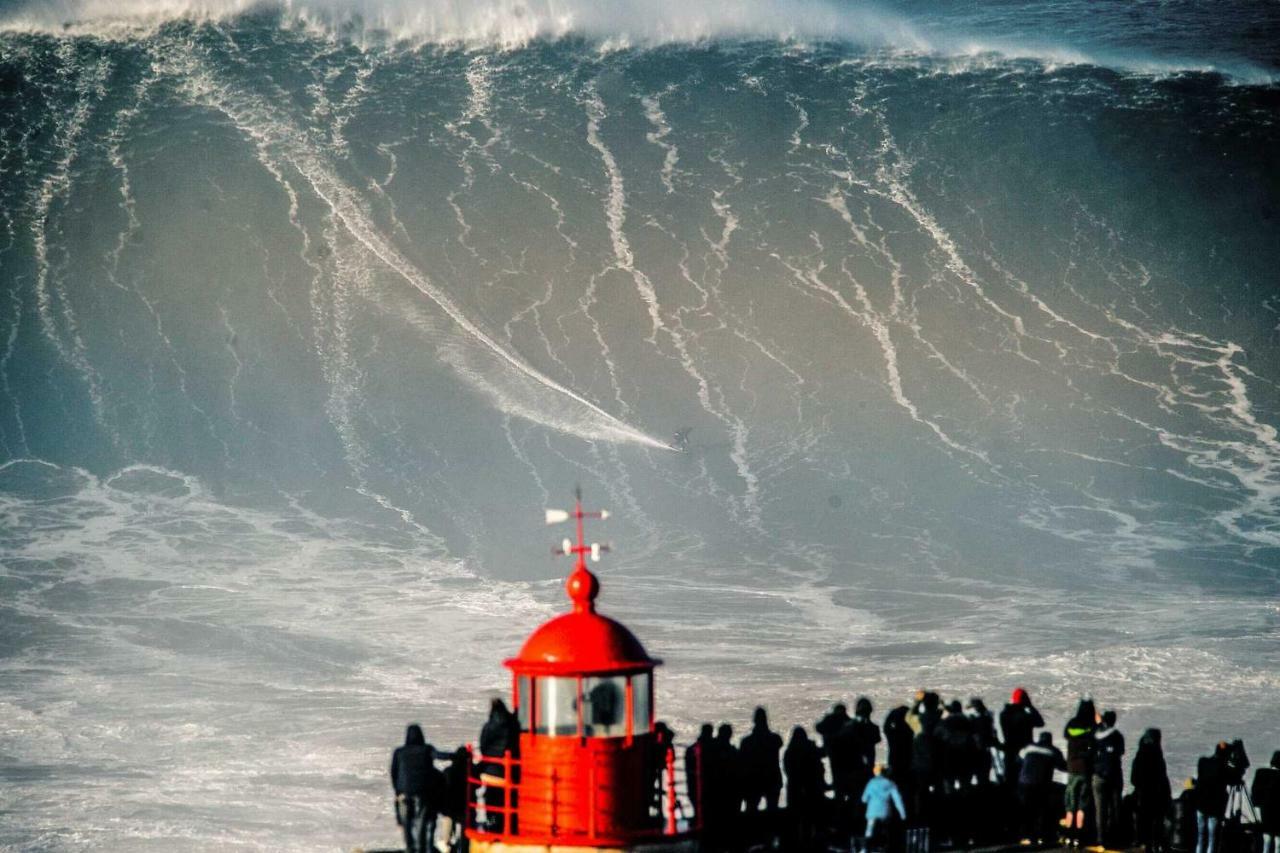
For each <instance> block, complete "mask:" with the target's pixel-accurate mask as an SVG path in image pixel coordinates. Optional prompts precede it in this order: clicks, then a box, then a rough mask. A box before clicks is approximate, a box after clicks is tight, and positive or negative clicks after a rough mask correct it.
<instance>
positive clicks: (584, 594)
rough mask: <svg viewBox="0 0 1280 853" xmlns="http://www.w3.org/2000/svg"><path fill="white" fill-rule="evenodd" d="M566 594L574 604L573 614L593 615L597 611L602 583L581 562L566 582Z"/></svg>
mask: <svg viewBox="0 0 1280 853" xmlns="http://www.w3.org/2000/svg"><path fill="white" fill-rule="evenodd" d="M564 588H565V592H567V593H569V600H570V601H572V602H573V612H575V613H593V612H595V609H596V596H597V595H599V594H600V581H598V580H596V576H595V575H593V574H592V573H591V570H590V569H588V568H587V567H586V566H585V565H584V564H583V563H581V562H579V563H578V565H577V566H576V567H575V568H574V570H573V571H572V572H571V573H570V574H569V577H568V579H567V580H566V581H565V582H564Z"/></svg>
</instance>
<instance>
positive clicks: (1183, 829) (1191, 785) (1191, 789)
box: [1169, 778, 1197, 850]
mask: <svg viewBox="0 0 1280 853" xmlns="http://www.w3.org/2000/svg"><path fill="white" fill-rule="evenodd" d="M1196 814H1197V812H1196V780H1195V779H1194V778H1191V779H1187V781H1186V782H1185V783H1184V785H1183V787H1182V791H1181V792H1180V793H1179V794H1178V796H1177V798H1175V799H1174V801H1173V819H1172V820H1171V821H1170V828H1171V831H1170V835H1169V848H1170V849H1171V850H1194V849H1195V846H1196Z"/></svg>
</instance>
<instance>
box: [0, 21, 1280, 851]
mask: <svg viewBox="0 0 1280 853" xmlns="http://www.w3.org/2000/svg"><path fill="white" fill-rule="evenodd" d="M1278 117H1280V5H1277V4H1275V3H1270V2H1248V3H1246V2H1212V3H1211V2H1205V1H1204V0H1200V2H1192V0H1185V2H1118V0H1093V1H1092V2H1080V0H1070V2H1060V3H1047V2H1041V3H1025V2H1017V3H1014V2H994V3H990V2H984V3H978V2H967V3H959V2H957V3H926V2H923V0H917V2H900V3H897V4H894V5H879V6H869V5H864V4H856V3H841V2H832V3H814V2H799V0H795V2H784V3H764V2H747V3H734V4H728V3H711V4H704V5H699V4H691V3H677V2H673V0H672V1H670V2H669V1H668V0H650V2H633V3H623V2H618V0H614V2H603V3H600V2H597V3H588V2H585V0H583V2H577V0H568V1H567V2H558V3H554V4H552V3H549V2H524V3H521V2H497V0H491V1H490V2H477V3H474V4H463V3H446V2H443V0H436V2H420V3H409V2H392V1H391V0H386V2H378V0H361V2H351V3H341V2H338V0H327V2H326V0H299V2H294V3H290V4H288V5H287V6H285V7H281V6H274V5H263V4H253V3H248V2H234V0H207V2H190V3H181V2H176V0H126V2H122V3H108V2H105V0H97V2H95V1H94V0H81V1H80V2H61V3H52V2H35V3H12V2H10V3H0V219H2V221H0V847H4V848H6V849H15V850H71V849H108V850H111V849H128V850H161V849H165V850H168V849H174V848H175V845H176V846H177V847H179V848H181V849H190V850H227V849H245V850H258V849H260V850H286V849H296V850H316V849H332V850H338V849H350V848H351V847H353V846H356V845H359V844H378V845H389V844H394V843H395V839H396V828H395V826H394V823H393V820H392V816H391V815H392V813H391V808H390V800H389V786H388V782H387V779H386V764H387V761H388V759H389V750H390V748H391V747H392V746H393V745H394V744H395V743H397V742H398V741H399V740H400V739H401V737H402V735H403V727H404V724H405V723H406V722H409V721H411V720H417V721H421V722H422V724H423V725H424V727H425V729H426V730H427V734H428V738H429V739H431V740H432V741H434V742H435V743H437V744H438V745H440V746H441V747H447V748H451V747H453V746H454V745H456V744H457V743H459V742H461V741H464V740H467V739H472V738H474V737H475V734H476V732H477V731H478V727H479V724H480V722H481V720H482V717H483V715H484V710H485V707H486V705H487V702H488V699H489V698H490V697H491V696H492V695H495V694H497V693H499V692H502V691H505V690H506V687H507V677H506V675H505V673H504V671H503V670H502V669H501V667H500V661H501V660H502V659H503V658H504V657H507V656H509V655H510V654H512V653H514V652H515V651H516V649H518V647H519V645H520V642H521V640H522V638H523V637H524V636H525V635H526V634H527V633H528V632H529V631H530V630H531V629H532V628H533V627H534V626H535V625H536V624H538V623H539V622H540V621H541V620H543V619H545V618H547V617H548V616H549V615H551V614H553V613H555V612H556V611H558V610H560V609H563V607H564V606H565V604H564V596H563V592H562V590H561V586H560V583H561V581H560V579H561V578H562V577H563V575H564V573H565V571H566V570H567V568H568V567H567V565H566V564H564V563H562V562H557V561H553V560H552V558H551V557H550V556H549V554H548V549H549V546H550V545H551V543H552V542H554V541H555V540H557V539H559V538H560V537H561V536H562V535H563V531H561V530H560V529H557V528H552V529H549V530H548V529H547V528H544V527H542V526H541V524H540V521H541V517H542V516H541V511H542V508H543V507H544V506H560V505H563V504H565V503H566V502H567V501H568V500H571V492H572V488H573V486H574V484H575V483H580V484H581V485H582V487H583V489H584V492H585V494H586V500H587V503H588V505H590V506H605V507H607V508H608V509H610V510H611V512H612V513H614V514H615V518H613V519H611V520H609V521H608V522H606V523H605V524H604V525H596V526H595V527H593V528H592V529H591V530H590V531H589V532H590V533H591V534H592V535H593V536H595V537H596V538H599V539H602V540H611V541H612V542H613V544H614V548H615V550H614V552H613V553H612V554H611V555H609V556H608V557H607V558H606V560H605V561H604V562H602V563H601V564H600V566H599V567H598V571H599V573H600V576H601V581H602V590H603V591H602V596H601V601H600V606H601V609H602V610H604V611H605V612H608V613H610V614H612V615H614V616H617V617H619V618H621V619H623V620H624V621H625V622H627V623H628V624H629V625H630V626H631V627H632V628H633V629H634V630H635V631H636V632H637V634H638V635H639V636H640V637H641V638H642V639H643V640H644V641H645V643H646V646H647V648H648V649H649V651H650V652H651V653H653V654H655V655H656V656H659V657H662V658H664V660H665V661H666V665H665V666H664V667H663V669H662V670H661V671H660V673H659V680H658V707H659V716H661V717H663V718H665V719H667V720H668V721H669V722H671V723H672V724H673V726H674V727H675V728H676V730H677V732H678V734H679V736H680V737H681V738H682V739H684V740H687V739H689V738H691V737H692V736H693V734H694V733H695V731H696V725H697V724H698V723H699V722H701V721H702V720H704V719H713V720H717V721H718V720H721V719H725V720H729V721H731V722H733V723H734V724H735V725H736V726H737V727H739V728H741V729H745V728H746V726H747V721H748V720H749V718H750V712H751V709H752V708H753V707H754V706H755V705H756V704H757V703H762V704H765V705H767V706H768V707H769V710H770V712H771V716H772V718H773V722H774V724H775V727H777V728H780V729H784V730H785V729H786V728H789V727H790V726H791V725H793V724H795V723H803V724H807V725H811V724H812V722H813V721H814V720H815V719H816V718H817V717H818V716H819V715H820V714H821V713H822V712H823V711H824V710H825V708H826V707H827V706H828V705H829V703H830V702H831V701H833V700H840V699H843V700H846V701H851V700H852V699H854V698H855V697H856V696H857V695H860V694H863V693H865V694H867V695H869V696H870V697H872V699H873V701H874V702H875V703H876V706H877V711H876V716H877V718H879V717H880V716H882V714H883V712H884V711H887V710H888V708H889V707H891V706H892V705H893V704H897V703H898V702H899V701H902V700H905V699H906V697H908V696H909V695H910V693H911V692H912V691H913V690H914V689H916V688H917V687H931V688H934V689H937V690H940V691H941V692H942V693H943V694H944V696H946V697H948V698H950V697H956V698H961V699H967V698H968V697H970V696H972V695H981V696H984V697H985V698H986V700H987V704H988V705H991V706H998V705H1000V704H1002V703H1003V701H1005V699H1006V697H1007V695H1008V691H1009V690H1010V689H1012V688H1013V687H1015V686H1019V685H1021V686H1025V687H1026V688H1027V689H1029V690H1030V691H1031V693H1032V695H1033V697H1035V698H1036V699H1037V701H1038V703H1039V704H1040V705H1041V706H1042V707H1043V709H1044V710H1045V711H1046V716H1047V717H1049V718H1050V725H1051V728H1052V729H1054V730H1055V732H1056V731H1060V728H1061V725H1062V723H1063V722H1064V721H1065V718H1066V716H1067V715H1068V713H1069V711H1070V708H1071V706H1073V705H1074V702H1075V700H1076V699H1077V698H1078V697H1079V696H1080V695H1081V694H1082V693H1085V692H1090V693H1092V694H1093V695H1094V696H1095V698H1096V699H1097V701H1098V703H1099V704H1100V706H1102V707H1114V708H1115V709H1117V710H1118V712H1119V715H1120V724H1121V728H1122V729H1123V730H1124V732H1125V733H1126V735H1127V737H1128V738H1129V740H1130V742H1131V743H1133V744H1136V742H1137V739H1138V736H1139V735H1140V734H1141V731H1142V729H1144V728H1145V727H1147V726H1160V727H1161V728H1163V729H1164V738H1165V743H1166V749H1167V751H1168V754H1169V758H1170V770H1171V772H1172V773H1173V774H1174V775H1175V784H1178V783H1179V779H1178V778H1177V777H1181V776H1185V775H1187V774H1189V773H1190V771H1191V769H1192V767H1193V764H1194V761H1195V758H1196V756H1197V755H1199V754H1200V753H1202V752H1204V751H1206V750H1207V749H1208V748H1209V747H1210V746H1211V745H1212V743H1214V742H1216V741H1217V740H1219V739H1223V738H1227V739H1230V738H1234V737H1243V738H1245V740H1246V744H1247V745H1248V747H1249V748H1250V751H1251V753H1252V754H1253V755H1252V757H1253V758H1254V761H1255V763H1263V762H1265V759H1266V757H1267V756H1269V755H1270V753H1271V751H1272V750H1273V749H1276V748H1277V747H1280V711H1277V710H1276V709H1277V707H1280V435H1278V433H1277V427H1278V426H1280V384H1278V383H1280V128H1278V126H1277V118H1278ZM685 427H692V432H691V433H690V434H689V449H688V451H687V452H673V451H672V450H671V449H669V448H668V446H667V445H668V443H669V442H670V440H671V438H670V436H671V435H672V433H673V432H675V431H676V430H678V429H681V428H685Z"/></svg>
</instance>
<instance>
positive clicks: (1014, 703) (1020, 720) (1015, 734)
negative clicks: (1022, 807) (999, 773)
mask: <svg viewBox="0 0 1280 853" xmlns="http://www.w3.org/2000/svg"><path fill="white" fill-rule="evenodd" d="M1043 725H1044V717H1042V716H1040V712H1039V711H1037V710H1036V708H1035V706H1034V705H1032V704H1031V694H1029V693H1027V691H1026V690H1023V689H1022V688H1021V687H1019V688H1017V689H1016V690H1014V691H1013V696H1012V697H1011V699H1010V702H1009V704H1007V705H1005V706H1004V709H1003V710H1002V711H1001V712H1000V733H1001V735H1003V736H1004V781H1005V782H1006V783H1007V784H1009V785H1017V784H1019V776H1018V756H1019V755H1020V754H1021V753H1022V748H1023V747H1025V746H1027V745H1028V744H1030V743H1031V742H1032V740H1033V739H1034V737H1035V730H1036V729H1038V728H1040V727H1041V726H1043Z"/></svg>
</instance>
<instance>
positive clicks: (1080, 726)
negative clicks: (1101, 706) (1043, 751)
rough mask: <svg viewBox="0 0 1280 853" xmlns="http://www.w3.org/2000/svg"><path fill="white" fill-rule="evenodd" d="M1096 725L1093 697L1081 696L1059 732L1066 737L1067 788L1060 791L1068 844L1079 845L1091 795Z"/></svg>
mask: <svg viewBox="0 0 1280 853" xmlns="http://www.w3.org/2000/svg"><path fill="white" fill-rule="evenodd" d="M1097 728H1098V713H1097V711H1096V710H1095V709H1094V707H1093V700H1092V699H1089V698H1088V697H1085V698H1084V699H1081V700H1080V704H1079V705H1078V706H1076V715H1075V716H1074V717H1072V718H1071V720H1070V721H1068V723H1067V725H1066V728H1064V729H1063V736H1064V737H1066V739H1067V790H1066V792H1065V793H1064V799H1065V801H1066V807H1067V814H1066V818H1065V820H1064V823H1065V824H1066V829H1067V836H1068V840H1069V841H1070V842H1071V846H1072V847H1079V846H1080V841H1081V836H1083V835H1084V816H1085V811H1086V810H1087V808H1088V806H1089V800H1090V798H1091V797H1092V791H1091V787H1090V778H1091V777H1092V775H1093V746H1094V740H1095V739H1094V736H1093V733H1094V731H1095V730H1096V729H1097Z"/></svg>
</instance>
